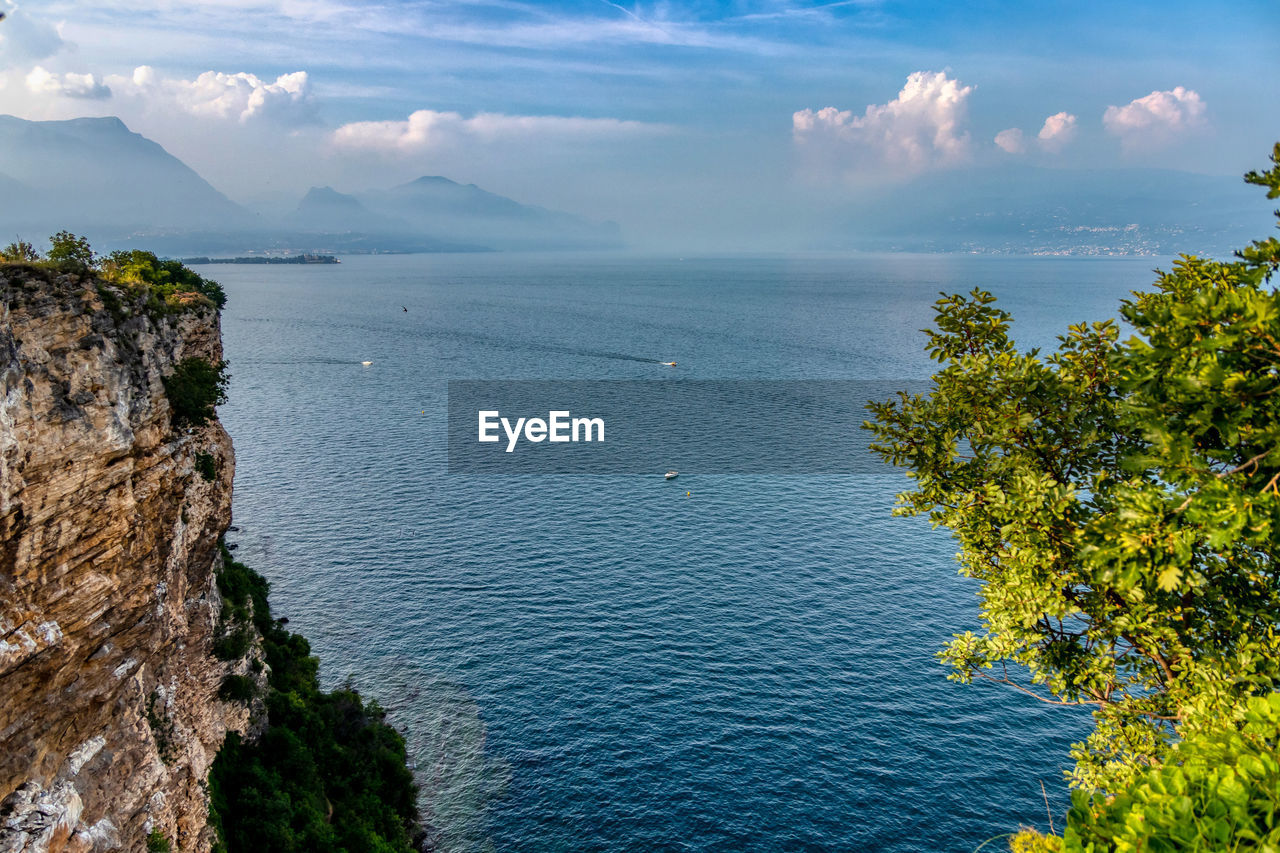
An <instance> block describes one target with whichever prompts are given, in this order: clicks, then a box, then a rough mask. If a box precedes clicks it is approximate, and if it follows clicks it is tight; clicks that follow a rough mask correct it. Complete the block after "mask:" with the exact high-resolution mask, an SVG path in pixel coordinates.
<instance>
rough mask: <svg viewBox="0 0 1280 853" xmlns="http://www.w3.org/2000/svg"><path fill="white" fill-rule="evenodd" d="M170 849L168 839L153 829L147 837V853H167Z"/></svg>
mask: <svg viewBox="0 0 1280 853" xmlns="http://www.w3.org/2000/svg"><path fill="white" fill-rule="evenodd" d="M172 849H173V848H172V846H171V845H170V843H169V839H167V838H165V837H164V833H163V832H161V831H160V830H158V829H153V830H151V832H150V833H149V834H148V835H147V853H169V851H170V850H172Z"/></svg>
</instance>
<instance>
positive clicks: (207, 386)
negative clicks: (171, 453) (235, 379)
mask: <svg viewBox="0 0 1280 853" xmlns="http://www.w3.org/2000/svg"><path fill="white" fill-rule="evenodd" d="M230 378H231V377H230V376H229V375H228V374H227V363H226V362H225V361H219V362H218V363H217V364H210V363H209V361H208V360H206V359H203V358H198V357H196V358H184V359H183V360H182V361H180V362H178V364H177V365H176V366H175V367H174V369H173V373H171V374H169V375H168V376H166V377H165V378H164V391H165V394H166V396H168V398H169V406H170V408H172V409H173V423H174V425H175V426H183V425H186V426H195V427H198V426H204V425H205V424H206V423H208V422H209V421H210V420H211V419H212V418H213V416H214V412H213V410H214V407H215V406H218V405H221V404H222V403H225V402H226V401H227V381H228V380H229V379H230Z"/></svg>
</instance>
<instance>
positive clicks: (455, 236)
mask: <svg viewBox="0 0 1280 853" xmlns="http://www.w3.org/2000/svg"><path fill="white" fill-rule="evenodd" d="M289 225H290V226H291V227H293V228H297V229H301V230H304V231H320V232H328V233H330V234H334V235H336V234H352V233H359V234H364V235H366V236H368V237H370V238H371V239H373V238H376V239H382V240H384V241H385V242H387V243H388V245H405V244H411V243H412V242H413V241H414V240H415V239H421V237H422V236H423V235H431V236H432V237H434V238H435V239H437V240H442V241H445V242H447V243H452V244H455V245H465V246H486V247H490V248H493V249H587V248H591V249H596V248H615V247H618V246H621V245H622V236H621V230H620V229H619V228H618V226H617V225H616V224H615V223H611V222H606V223H596V222H590V221H588V220H586V219H583V218H581V217H578V216H573V215H571V214H568V213H560V212H557V211H552V210H547V209H545V208H541V207H533V206H530V205H524V204H520V203H519V202H517V201H513V200H512V199H509V198H506V197H505V196H500V195H497V194H495V193H491V192H488V191H486V190H482V189H480V188H479V187H477V186H476V185H475V184H459V183H457V182H456V181H451V180H449V179H448V178H444V177H440V176H426V177H421V178H418V179H417V180H414V181H410V182H409V183H407V184H401V185H400V186H396V187H392V188H391V189H388V190H376V191H369V192H364V193H359V194H356V195H347V194H344V193H340V192H337V191H336V190H334V189H332V188H331V187H312V188H311V189H310V190H309V191H308V192H307V194H306V196H304V197H303V199H302V201H301V202H299V203H298V209H297V211H296V212H295V214H294V216H293V217H292V219H291V220H290V221H289Z"/></svg>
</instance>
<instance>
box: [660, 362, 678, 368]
mask: <svg viewBox="0 0 1280 853" xmlns="http://www.w3.org/2000/svg"><path fill="white" fill-rule="evenodd" d="M658 363H659V364H661V365H662V366H663V367H675V366H676V363H675V362H674V361H660V362H658Z"/></svg>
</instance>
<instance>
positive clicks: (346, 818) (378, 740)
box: [209, 549, 417, 853]
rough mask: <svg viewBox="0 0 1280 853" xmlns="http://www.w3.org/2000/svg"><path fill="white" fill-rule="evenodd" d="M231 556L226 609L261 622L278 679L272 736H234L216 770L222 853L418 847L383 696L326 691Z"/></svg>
mask: <svg viewBox="0 0 1280 853" xmlns="http://www.w3.org/2000/svg"><path fill="white" fill-rule="evenodd" d="M223 558H224V559H223V561H224V568H223V569H222V571H221V572H220V573H219V576H218V586H219V589H220V591H221V592H222V595H223V597H224V601H226V602H227V607H226V610H225V613H224V615H225V616H226V617H227V618H229V619H231V620H233V621H234V620H237V619H248V620H250V621H251V622H252V624H253V625H254V626H255V627H256V628H257V630H258V632H259V633H260V634H261V635H262V638H263V641H262V647H263V651H264V652H265V655H266V658H267V663H268V665H269V666H270V667H271V674H270V676H269V677H268V685H269V686H268V692H267V696H266V697H265V700H266V707H267V714H268V719H267V730H266V732H265V733H264V734H263V735H262V737H261V739H260V740H259V741H257V742H246V741H245V740H243V739H242V738H241V737H240V736H239V735H237V734H234V733H233V734H230V735H228V736H227V740H226V742H225V743H224V744H223V747H222V749H221V751H219V753H218V756H217V758H216V760H215V761H214V763H213V767H212V769H211V771H210V775H209V791H210V801H211V807H210V822H211V823H212V824H213V825H214V827H215V828H216V830H217V832H218V837H219V843H218V846H217V848H216V849H218V850H220V851H222V853H248V851H264V853H265V851H272V853H294V851H296V853H303V851H307V853H311V851H315V853H366V851H368V853H410V851H412V850H414V849H415V847H414V842H415V840H416V835H417V823H416V822H417V805H416V799H417V790H416V788H415V786H414V783H413V776H412V774H411V773H410V772H409V770H408V769H407V768H406V767H405V744H404V739H403V738H402V737H401V736H400V734H399V733H398V732H397V731H396V730H395V729H393V728H392V727H391V726H390V725H388V724H387V723H386V721H385V714H384V712H383V711H382V709H381V708H379V707H378V705H377V703H373V702H370V703H367V704H366V703H365V702H364V701H363V700H362V699H361V697H360V695H359V694H358V693H356V692H355V691H354V690H347V689H344V690H336V691H333V692H331V693H325V692H323V691H321V690H320V685H319V680H318V678H317V669H318V662H317V660H316V659H315V658H314V657H312V656H311V647H310V646H309V645H308V643H307V641H306V639H304V638H303V637H301V636H299V635H298V634H293V633H290V632H289V631H287V630H285V629H284V628H283V627H281V624H280V623H279V622H277V621H276V620H274V619H272V617H271V611H270V608H269V605H268V603H267V591H268V585H267V582H266V581H265V580H264V579H263V578H262V576H261V575H258V574H257V573H256V572H254V571H252V570H251V569H249V568H248V567H246V566H245V565H244V564H242V563H238V562H236V561H235V560H233V559H231V555H230V553H229V552H227V551H226V550H225V549H224V551H223ZM243 686H244V685H243V684H237V685H236V688H235V689H236V690H240V689H241V688H243Z"/></svg>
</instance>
